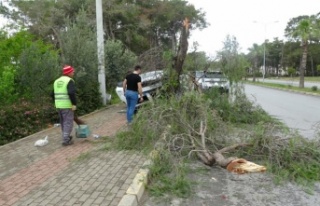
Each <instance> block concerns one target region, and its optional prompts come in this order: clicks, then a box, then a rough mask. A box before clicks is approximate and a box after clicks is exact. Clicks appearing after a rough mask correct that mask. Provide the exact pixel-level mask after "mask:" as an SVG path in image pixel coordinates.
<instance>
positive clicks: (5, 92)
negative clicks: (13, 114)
mask: <svg viewBox="0 0 320 206" xmlns="http://www.w3.org/2000/svg"><path fill="white" fill-rule="evenodd" d="M15 73H16V71H15V69H13V68H12V67H9V66H5V68H4V70H3V72H2V75H1V76H0V82H1V84H0V96H1V98H0V104H1V105H8V104H11V103H13V102H14V101H15V100H16V99H17V93H16V89H15V87H16V84H15V82H14V77H15Z"/></svg>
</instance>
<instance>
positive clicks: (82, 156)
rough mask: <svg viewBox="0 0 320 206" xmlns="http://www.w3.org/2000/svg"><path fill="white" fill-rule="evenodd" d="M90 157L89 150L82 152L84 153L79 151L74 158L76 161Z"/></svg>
mask: <svg viewBox="0 0 320 206" xmlns="http://www.w3.org/2000/svg"><path fill="white" fill-rule="evenodd" d="M90 157H91V154H90V152H84V153H81V154H80V155H79V156H78V157H77V158H76V159H75V160H76V162H81V161H84V160H87V159H89V158H90Z"/></svg>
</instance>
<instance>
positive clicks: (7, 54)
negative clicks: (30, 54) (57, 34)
mask: <svg viewBox="0 0 320 206" xmlns="http://www.w3.org/2000/svg"><path fill="white" fill-rule="evenodd" d="M33 39H34V37H33V36H32V35H31V34H30V33H29V32H27V31H19V32H17V33H15V34H13V35H12V36H10V37H9V36H7V35H6V34H3V35H2V37H1V38H0V73H2V71H3V70H2V69H4V67H5V66H13V64H18V63H19V57H20V55H21V53H22V52H23V50H24V49H26V48H28V47H29V46H30V45H31V43H32V41H33Z"/></svg>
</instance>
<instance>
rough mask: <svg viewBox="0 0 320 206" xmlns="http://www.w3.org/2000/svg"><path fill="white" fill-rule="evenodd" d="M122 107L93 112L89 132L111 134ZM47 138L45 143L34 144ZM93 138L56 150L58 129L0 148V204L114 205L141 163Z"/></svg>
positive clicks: (138, 157)
mask: <svg viewBox="0 0 320 206" xmlns="http://www.w3.org/2000/svg"><path fill="white" fill-rule="evenodd" d="M124 109H125V108H124V107H123V106H119V105H118V106H112V107H110V108H107V109H104V110H100V111H98V112H95V113H92V114H90V115H87V116H85V117H82V118H81V119H83V120H85V121H86V122H87V124H88V125H89V127H90V130H91V131H92V134H97V135H100V136H112V135H113V134H115V133H116V131H118V130H119V129H121V128H122V127H125V122H126V121H125V114H124V113H122V112H120V111H121V110H124ZM45 136H48V138H49V144H48V145H46V146H44V147H35V146H34V142H35V141H36V140H38V139H40V138H43V137H45ZM101 142H102V141H100V140H99V139H95V138H93V137H92V136H91V137H89V138H86V139H79V138H78V139H76V138H75V144H74V145H72V146H68V147H62V146H61V131H60V128H59V127H58V128H50V129H47V130H44V131H41V132H39V133H36V134H33V135H31V136H28V137H26V138H24V139H21V140H18V141H16V142H13V143H10V144H7V145H4V146H1V147H0V205H1V206H11V205H21V206H27V205H30V206H31V205H39V206H47V205H48V206H49V205H59V206H61V205H79V206H80V205H84V206H85V205H92V206H95V205H117V204H118V203H119V201H120V199H121V197H122V196H123V195H124V194H125V192H126V190H127V188H128V187H129V185H130V183H131V182H132V179H133V178H134V176H135V175H136V173H137V171H138V170H139V169H140V167H141V166H142V164H143V163H144V161H145V159H144V157H143V156H142V155H140V154H138V153H133V152H123V151H106V150H103V149H102V148H103V145H102V143H101Z"/></svg>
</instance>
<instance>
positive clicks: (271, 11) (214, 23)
mask: <svg viewBox="0 0 320 206" xmlns="http://www.w3.org/2000/svg"><path fill="white" fill-rule="evenodd" d="M187 1H188V2H189V3H191V4H193V5H194V6H195V8H196V9H200V8H201V9H202V11H205V12H206V19H207V21H208V22H209V23H210V26H209V27H208V28H206V29H204V30H202V31H192V33H191V37H190V39H189V49H191V48H192V42H194V41H197V42H198V43H199V44H200V46H199V47H198V51H205V52H206V53H207V54H208V55H209V56H215V54H216V51H218V50H221V49H222V47H223V44H222V42H224V41H225V39H226V36H227V35H228V34H229V35H232V36H235V37H236V39H237V41H238V43H239V44H240V47H241V48H242V49H241V51H242V52H244V53H247V49H248V48H249V47H252V45H253V44H254V43H257V44H262V43H263V41H264V39H269V40H270V41H272V40H273V39H274V38H275V37H278V38H279V39H284V30H285V28H286V26H287V23H288V22H289V20H290V19H291V18H294V17H298V16H301V15H308V16H310V15H315V14H317V13H319V12H320V0H221V1H214V0H187ZM254 21H256V22H258V23H253V22H254ZM276 21H278V23H274V22H276Z"/></svg>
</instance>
